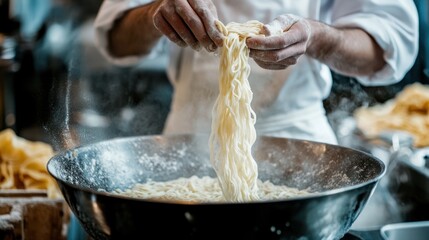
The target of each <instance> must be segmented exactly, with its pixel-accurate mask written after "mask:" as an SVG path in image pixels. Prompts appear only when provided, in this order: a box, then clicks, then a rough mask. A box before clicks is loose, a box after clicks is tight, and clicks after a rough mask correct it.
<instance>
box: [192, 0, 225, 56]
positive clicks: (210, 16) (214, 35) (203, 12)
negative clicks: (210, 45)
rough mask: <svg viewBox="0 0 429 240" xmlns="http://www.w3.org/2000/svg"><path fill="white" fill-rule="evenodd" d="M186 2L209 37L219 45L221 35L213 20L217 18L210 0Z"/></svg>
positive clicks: (221, 39)
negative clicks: (198, 18) (207, 0)
mask: <svg viewBox="0 0 429 240" xmlns="http://www.w3.org/2000/svg"><path fill="white" fill-rule="evenodd" d="M188 2H189V3H190V5H191V7H192V8H193V9H194V11H195V13H196V14H197V15H198V16H199V17H200V19H201V21H202V22H203V25H204V27H205V30H206V32H207V34H208V35H209V37H210V39H211V40H212V41H213V42H214V43H215V44H216V46H218V47H221V46H222V44H223V36H222V33H221V32H220V31H219V29H218V28H217V27H216V23H215V22H216V20H217V12H216V8H215V7H214V5H213V4H212V3H211V2H209V3H207V2H205V1H199V0H189V1H188Z"/></svg>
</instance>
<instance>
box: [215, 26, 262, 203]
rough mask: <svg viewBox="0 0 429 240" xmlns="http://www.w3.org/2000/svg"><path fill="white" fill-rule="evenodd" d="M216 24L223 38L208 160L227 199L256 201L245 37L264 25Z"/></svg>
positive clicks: (255, 173)
mask: <svg viewBox="0 0 429 240" xmlns="http://www.w3.org/2000/svg"><path fill="white" fill-rule="evenodd" d="M217 25H218V28H219V29H220V30H221V31H222V32H223V34H224V35H225V39H224V42H223V47H222V50H221V55H220V59H221V60H220V66H219V71H220V76H219V95H218V97H217V99H216V101H215V104H214V107H213V111H212V129H211V135H210V139H209V147H210V161H211V163H212V165H213V168H214V169H215V171H216V173H217V176H218V179H219V183H220V187H221V189H222V192H223V195H224V197H225V199H226V200H228V201H232V202H244V201H251V200H258V199H259V197H258V186H257V184H256V183H257V179H258V166H257V164H256V161H255V160H254V159H253V157H252V153H251V148H252V145H253V144H254V142H255V140H256V130H255V127H254V124H255V122H256V114H255V112H254V111H253V109H252V107H251V102H252V98H253V93H252V90H251V88H250V84H249V81H248V77H249V74H250V66H249V64H248V60H249V49H248V48H247V46H246V38H247V37H250V36H254V35H258V34H259V32H260V31H261V28H262V26H263V24H262V23H260V22H258V21H249V22H247V23H244V24H239V23H234V22H233V23H229V24H228V25H226V26H224V25H223V24H222V23H221V22H217Z"/></svg>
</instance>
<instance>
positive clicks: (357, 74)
mask: <svg viewBox="0 0 429 240" xmlns="http://www.w3.org/2000/svg"><path fill="white" fill-rule="evenodd" d="M216 20H220V21H221V22H223V23H224V24H227V23H229V22H240V23H242V22H246V21H249V20H258V21H260V22H262V23H264V24H265V26H264V27H263V30H262V33H263V34H264V35H265V36H261V37H252V38H249V39H247V46H248V47H249V48H250V57H251V60H250V62H249V64H250V65H251V74H250V77H249V82H250V86H251V88H252V91H253V102H252V107H253V109H254V110H255V112H256V115H257V121H256V124H255V127H256V131H257V134H259V135H270V136H280V137H292V138H299V139H307V140H313V141H321V142H327V143H334V144H335V143H337V141H336V137H335V135H334V132H333V130H332V128H331V126H330V124H329V122H328V120H327V117H326V113H325V111H324V107H323V102H322V101H323V100H324V99H325V98H326V97H327V96H328V95H329V92H330V89H331V86H332V77H331V74H330V73H331V72H330V70H333V71H335V72H338V73H340V74H343V75H346V76H351V77H354V78H356V79H357V80H358V81H359V82H360V83H361V84H363V85H366V86H377V85H387V84H393V83H396V82H398V81H400V80H401V79H402V78H403V77H404V75H405V74H406V72H407V71H408V70H409V69H410V68H411V66H412V65H413V63H414V61H415V58H416V55H417V51H418V15H417V10H416V8H415V5H414V3H413V1H412V0H400V1H391V0H300V1H296V0H264V1H261V0H157V1H149V0H105V1H104V3H103V4H102V7H101V9H100V11H99V13H98V16H97V19H96V22H95V28H96V34H97V35H96V36H97V39H98V43H99V46H100V49H101V51H102V53H103V54H104V55H105V56H106V57H107V58H108V59H109V60H111V61H112V62H114V63H116V64H119V65H133V64H137V63H138V62H139V61H141V60H142V59H147V60H150V59H151V58H153V57H156V53H157V51H156V49H157V45H159V44H160V42H161V41H160V40H161V39H162V38H167V39H168V41H169V43H171V44H170V48H169V64H168V69H167V73H168V77H169V79H170V81H171V83H172V85H173V86H174V96H173V102H172V105H171V111H170V113H169V116H168V118H167V122H166V124H165V129H164V133H165V134H174V133H197V132H209V131H210V125H211V109H212V107H213V103H214V101H215V99H216V97H217V94H218V91H217V89H218V73H219V69H218V65H219V56H218V55H217V54H216V52H217V51H218V48H220V47H221V46H222V38H223V36H222V34H221V33H220V32H219V30H218V29H217V28H216V25H215V21H216ZM279 30H280V31H279Z"/></svg>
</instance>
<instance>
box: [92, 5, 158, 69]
mask: <svg viewBox="0 0 429 240" xmlns="http://www.w3.org/2000/svg"><path fill="white" fill-rule="evenodd" d="M150 2H152V1H151V0H104V2H103V4H102V5H101V7H100V10H99V12H98V14H97V17H96V19H95V22H94V28H95V39H96V41H97V47H98V49H99V50H100V52H101V53H102V54H103V56H104V57H106V58H107V59H108V60H109V62H111V63H113V64H116V65H121V66H128V65H134V64H137V63H139V62H140V61H141V60H142V59H143V58H144V57H150V56H151V55H153V54H155V52H156V50H153V51H152V53H151V54H149V55H145V56H127V57H122V58H115V57H113V56H112V55H111V54H110V53H109V51H108V40H107V34H108V32H109V30H110V29H111V28H112V26H113V24H114V22H115V21H116V20H117V19H118V18H120V17H122V15H123V14H124V13H125V12H126V11H127V10H129V9H132V8H135V7H138V6H141V5H144V4H147V3H150ZM155 49H156V47H155Z"/></svg>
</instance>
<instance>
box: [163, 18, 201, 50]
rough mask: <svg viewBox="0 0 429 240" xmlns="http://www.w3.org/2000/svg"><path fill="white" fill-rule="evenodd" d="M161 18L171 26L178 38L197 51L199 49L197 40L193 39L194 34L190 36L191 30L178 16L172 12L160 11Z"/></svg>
mask: <svg viewBox="0 0 429 240" xmlns="http://www.w3.org/2000/svg"><path fill="white" fill-rule="evenodd" d="M162 16H163V17H164V18H165V19H166V20H167V22H168V23H169V24H170V25H171V26H172V28H173V29H174V30H175V31H176V33H177V34H178V35H179V36H180V38H181V39H182V40H183V41H184V42H186V44H188V45H189V46H190V47H192V49H195V50H197V51H198V50H200V49H201V46H200V44H199V43H198V40H197V39H196V38H195V36H194V34H192V32H191V30H190V29H189V28H188V26H187V25H186V24H185V22H184V21H183V20H182V18H181V17H180V16H179V14H177V13H176V12H173V11H162Z"/></svg>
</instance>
